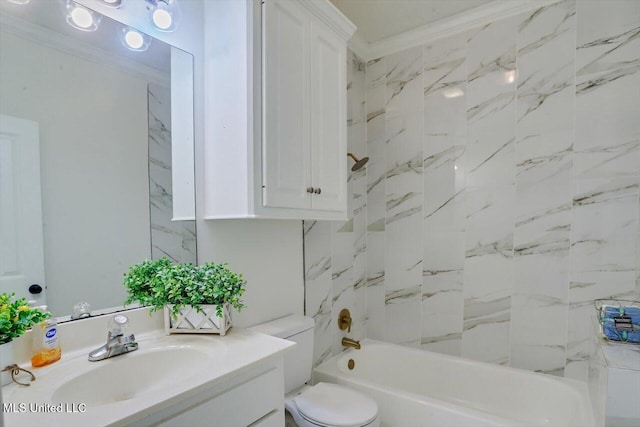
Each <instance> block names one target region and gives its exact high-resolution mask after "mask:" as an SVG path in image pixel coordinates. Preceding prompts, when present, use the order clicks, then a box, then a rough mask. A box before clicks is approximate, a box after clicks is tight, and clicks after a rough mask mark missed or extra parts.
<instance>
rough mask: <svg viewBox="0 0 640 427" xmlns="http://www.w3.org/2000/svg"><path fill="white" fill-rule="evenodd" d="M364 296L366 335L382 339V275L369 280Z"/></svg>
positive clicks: (383, 314)
mask: <svg viewBox="0 0 640 427" xmlns="http://www.w3.org/2000/svg"><path fill="white" fill-rule="evenodd" d="M380 234H381V233H380ZM366 298H367V301H366V303H367V307H366V313H367V314H366V319H367V320H366V322H367V325H366V329H367V337H368V338H373V339H377V340H384V339H385V336H384V334H385V324H386V310H385V301H384V300H385V290H384V277H382V278H378V279H377V280H375V281H372V282H370V285H368V286H367V288H366Z"/></svg>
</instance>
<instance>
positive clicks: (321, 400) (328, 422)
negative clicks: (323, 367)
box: [294, 383, 378, 427]
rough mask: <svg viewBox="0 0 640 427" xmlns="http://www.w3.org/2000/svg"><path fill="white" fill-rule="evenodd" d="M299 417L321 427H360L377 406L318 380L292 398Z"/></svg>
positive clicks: (352, 393)
mask: <svg viewBox="0 0 640 427" xmlns="http://www.w3.org/2000/svg"><path fill="white" fill-rule="evenodd" d="M294 403H295V405H296V408H297V409H298V413H299V414H300V416H301V417H302V418H304V419H305V420H306V421H308V422H309V423H311V424H314V425H317V426H321V427H364V426H367V425H369V424H371V423H372V422H373V421H374V420H375V419H376V417H377V416H378V405H377V404H376V402H375V401H374V400H373V399H371V398H370V397H368V396H365V395H363V394H361V393H358V392H356V391H353V390H350V389H348V388H346V387H343V386H340V385H337V384H329V383H318V384H316V385H315V386H313V387H311V388H309V389H307V390H305V391H303V392H302V393H301V394H299V395H298V396H296V397H295V399H294Z"/></svg>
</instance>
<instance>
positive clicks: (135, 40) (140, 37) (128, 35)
mask: <svg viewBox="0 0 640 427" xmlns="http://www.w3.org/2000/svg"><path fill="white" fill-rule="evenodd" d="M122 43H123V44H124V45H125V47H126V48H127V49H129V50H135V51H137V52H142V51H145V50H147V48H148V47H149V43H151V39H150V38H149V36H147V35H145V34H142V33H141V32H140V31H138V30H136V29H135V28H131V27H125V28H123V29H122Z"/></svg>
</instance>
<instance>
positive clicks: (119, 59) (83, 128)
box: [0, 0, 196, 319]
mask: <svg viewBox="0 0 640 427" xmlns="http://www.w3.org/2000/svg"><path fill="white" fill-rule="evenodd" d="M74 5H75V3H73V2H65V1H31V2H28V3H26V4H16V3H13V2H10V1H8V0H0V184H1V185H0V216H1V221H0V232H1V242H0V292H15V293H16V294H17V295H18V296H26V297H27V298H28V299H29V300H34V301H35V302H36V304H38V305H43V304H46V305H47V306H48V308H49V310H50V311H51V312H52V313H53V314H54V316H58V317H65V318H67V319H68V318H69V317H67V316H70V315H71V314H72V312H73V307H74V305H76V304H77V303H78V302H81V301H83V302H87V303H89V304H90V306H91V312H92V315H95V314H103V313H108V312H112V311H115V310H118V309H122V307H121V306H122V304H123V302H124V300H125V298H126V291H125V289H124V287H123V286H122V278H123V274H124V273H125V272H126V271H127V270H128V268H129V266H130V265H132V264H135V263H139V262H142V261H143V260H145V259H150V258H151V259H159V258H162V257H169V258H171V259H173V260H175V261H177V262H193V263H195V262H196V230H195V206H194V204H195V199H194V197H195V196H194V194H195V193H194V177H193V58H192V56H191V55H189V54H188V53H186V52H183V51H181V50H179V49H177V48H175V47H172V46H170V45H168V44H166V43H163V42H160V41H159V40H155V39H151V38H149V37H148V36H147V35H145V34H142V33H140V34H139V36H140V39H141V40H142V45H141V46H140V47H139V49H140V50H138V51H135V50H130V49H128V48H127V47H126V42H125V38H124V35H125V31H127V29H128V28H125V27H123V25H122V24H120V23H118V22H116V21H113V20H111V19H109V18H107V17H106V16H100V15H99V14H97V13H96V12H94V11H90V10H88V9H85V10H87V11H89V14H90V15H92V17H93V18H92V19H93V20H94V21H93V22H94V23H97V28H95V31H86V30H87V28H77V26H76V27H75V28H74V27H73V26H72V24H74V22H71V19H70V18H69V17H67V16H66V13H67V12H68V9H69V7H73V6H74ZM65 7H66V8H65ZM83 25H86V23H82V24H81V25H80V26H81V27H82V26H83ZM89 29H93V27H90V28H89ZM136 37H137V36H136ZM140 39H139V40H138V42H140ZM138 44H140V43H138ZM134 45H135V41H134ZM145 47H146V50H145Z"/></svg>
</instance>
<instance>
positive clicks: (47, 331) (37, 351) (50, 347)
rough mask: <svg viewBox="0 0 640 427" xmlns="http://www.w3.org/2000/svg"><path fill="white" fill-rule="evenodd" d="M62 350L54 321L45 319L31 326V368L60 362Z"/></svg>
mask: <svg viewBox="0 0 640 427" xmlns="http://www.w3.org/2000/svg"><path fill="white" fill-rule="evenodd" d="M61 356H62V350H61V349H60V340H59V336H58V324H57V323H56V321H55V320H54V319H47V320H45V321H43V322H40V323H38V324H37V325H34V326H33V353H32V356H31V366H33V367H34V368H37V367H39V366H45V365H49V364H51V363H53V362H57V361H58V360H60V357H61Z"/></svg>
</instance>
